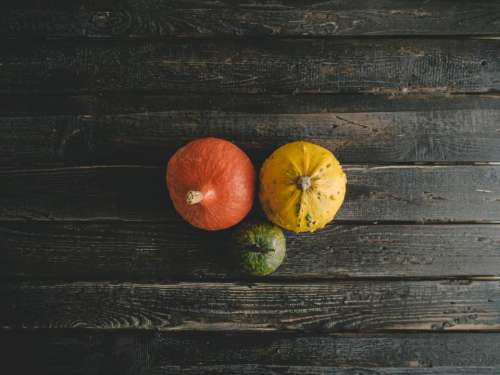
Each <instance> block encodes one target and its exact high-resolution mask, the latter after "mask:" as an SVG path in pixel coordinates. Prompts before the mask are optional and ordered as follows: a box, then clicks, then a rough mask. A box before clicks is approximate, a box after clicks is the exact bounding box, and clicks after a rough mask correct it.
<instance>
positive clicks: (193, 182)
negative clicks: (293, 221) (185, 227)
mask: <svg viewBox="0 0 500 375" xmlns="http://www.w3.org/2000/svg"><path fill="white" fill-rule="evenodd" d="M166 175H167V176H166V180H167V187H168V191H169V194H170V198H171V199H172V202H173V205H174V207H175V209H176V210H177V212H178V213H179V214H180V215H181V216H182V217H183V218H184V219H185V220H186V221H187V222H188V223H190V224H192V225H193V226H195V227H197V228H201V229H206V230H219V229H225V228H229V227H231V226H233V225H235V224H237V223H239V222H240V221H241V220H242V219H243V218H244V217H245V216H246V215H247V214H248V212H249V211H250V209H251V208H252V204H253V199H254V191H255V186H254V185H255V170H254V168H253V165H252V163H251V161H250V159H249V158H248V156H247V155H246V154H245V153H244V152H243V151H242V150H241V149H239V148H238V147H237V146H236V145H234V144H233V143H231V142H228V141H226V140H223V139H218V138H202V139H197V140H194V141H192V142H190V143H188V144H187V145H185V146H184V147H182V148H180V149H179V150H177V152H176V153H175V154H174V155H173V156H172V158H171V159H170V160H169V162H168V165H167V173H166Z"/></svg>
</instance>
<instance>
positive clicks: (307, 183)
mask: <svg viewBox="0 0 500 375" xmlns="http://www.w3.org/2000/svg"><path fill="white" fill-rule="evenodd" d="M297 186H298V187H299V189H300V190H302V191H306V190H307V189H309V188H310V187H311V177H309V176H300V177H299V178H298V179H297Z"/></svg>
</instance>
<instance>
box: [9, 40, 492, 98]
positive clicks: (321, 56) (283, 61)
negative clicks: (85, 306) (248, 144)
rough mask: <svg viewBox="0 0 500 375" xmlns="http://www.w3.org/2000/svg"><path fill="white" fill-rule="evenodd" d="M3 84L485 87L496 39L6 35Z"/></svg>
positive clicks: (28, 87) (392, 89) (380, 89)
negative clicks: (48, 38)
mask: <svg viewBox="0 0 500 375" xmlns="http://www.w3.org/2000/svg"><path fill="white" fill-rule="evenodd" d="M3 44H4V46H3V53H2V55H0V64H1V66H2V69H1V70H0V93H1V94H13V93H19V92H21V93H22V92H25V93H26V92H28V93H30V94H33V93H37V92H40V93H59V94H61V93H88V92H104V91H116V90H128V91H130V90H139V91H151V90H153V91H156V92H171V93H175V94H180V93H210V94H215V93H226V94H227V93H254V94H255V93H302V92H303V93H378V94H381V93H412V92H427V93H431V92H437V93H464V92H471V93H481V92H488V91H492V90H498V89H499V88H500V82H499V80H498V76H499V74H500V58H499V57H500V40H497V39H488V40H484V39H477V40H474V39H434V38H432V39H424V38H422V39H347V40H346V39H334V40H331V39H330V40H325V39H301V40H288V39H287V40H268V39H263V40H252V39H248V40H243V41H237V40H209V41H206V40H189V41H182V40H172V41H127V42H124V41H78V42H74V41H53V42H43V41H37V42H32V43H19V42H18V41H5V42H3Z"/></svg>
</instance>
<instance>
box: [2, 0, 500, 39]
mask: <svg viewBox="0 0 500 375" xmlns="http://www.w3.org/2000/svg"><path fill="white" fill-rule="evenodd" d="M5 3H6V4H5V5H3V7H4V8H6V10H7V11H5V10H4V12H3V14H2V17H1V18H0V35H3V36H7V37H21V36H22V37H26V36H32V37H40V36H43V37H53V38H60V37H97V38H109V37H131V38H137V37H162V36H180V37H186V36H188V37H210V36H221V35H225V36H336V35H436V34H437V35H450V34H453V35H489V34H497V33H498V32H499V31H500V25H499V24H498V22H497V15H498V13H499V12H500V6H499V5H498V3H497V2H492V1H474V2H473V3H472V2H470V1H469V2H468V1H452V0H445V1H432V2H422V1H416V0H413V1H405V2H401V1H396V0H377V1H371V2H369V3H366V2H364V1H361V0H357V1H349V2H345V1H340V0H335V1H328V2H319V1H317V2H310V1H287V0H281V1H273V2H268V1H264V0H261V1H253V2H247V1H230V0H229V1H228V0H226V1H217V2H211V1H206V0H190V1H179V0H177V1H154V0H127V1H121V2H118V3H117V2H112V1H109V0H108V1H99V2H95V1H91V0H73V1H67V2H54V1H51V0H43V1H40V0H29V1H21V2H19V1H17V2H16V1H10V0H7V1H5ZM9 6H10V7H9Z"/></svg>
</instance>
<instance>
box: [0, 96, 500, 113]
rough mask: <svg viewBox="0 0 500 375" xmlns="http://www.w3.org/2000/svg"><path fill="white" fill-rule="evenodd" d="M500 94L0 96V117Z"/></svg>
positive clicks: (360, 107) (320, 106)
mask: <svg viewBox="0 0 500 375" xmlns="http://www.w3.org/2000/svg"><path fill="white" fill-rule="evenodd" d="M499 109H500V95H496V94H477V95H458V94H457V95H426V94H401V95H370V94H366V95H357V94H344V95H307V94H304V95H301V94H297V95H281V94H276V95H272V94H261V95H239V94H229V95H225V94H222V95H196V94H192V95H182V94H177V95H168V94H146V93H130V92H120V93H112V94H106V93H100V94H98V95H30V94H24V95H1V94H0V116H6V117H13V116H26V117H29V116H35V115H40V116H41V115H72V114H74V115H111V114H122V115H123V114H129V113H134V114H137V113H144V112H168V111H172V110H177V111H219V112H230V113H233V112H237V113H253V114H283V113H287V114H308V113H329V112H333V113H359V112H424V111H451V110H499Z"/></svg>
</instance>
